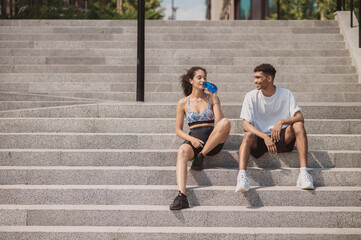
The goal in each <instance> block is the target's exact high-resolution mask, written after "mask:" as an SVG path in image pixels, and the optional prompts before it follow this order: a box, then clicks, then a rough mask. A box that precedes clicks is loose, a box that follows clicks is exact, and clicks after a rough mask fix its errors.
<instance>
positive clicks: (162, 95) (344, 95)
mask: <svg viewBox="0 0 361 240" xmlns="http://www.w3.org/2000/svg"><path fill="white" fill-rule="evenodd" d="M246 93H247V92H220V93H219V94H218V96H219V97H220V99H221V101H223V102H241V101H243V99H244V97H245V96H246ZM110 94H111V93H110ZM58 95H59V96H69V97H79V98H86V96H84V95H82V94H79V95H78V94H65V95H63V94H62V93H59V94H58ZM114 95H115V96H112V97H108V96H104V97H103V96H102V94H96V93H93V95H92V97H94V98H96V99H105V100H119V101H132V100H133V99H135V98H136V96H135V93H133V92H130V93H129V92H128V93H120V94H118V96H116V93H114ZM119 95H120V96H119ZM293 95H294V96H295V98H296V100H297V101H298V102H361V93H360V92H358V93H355V92H339V93H325V92H294V93H293ZM182 97H184V96H182V93H178V94H176V93H166V92H151V93H146V94H145V100H146V101H150V102H164V100H165V99H166V101H169V102H176V101H178V100H179V99H181V98H182Z"/></svg>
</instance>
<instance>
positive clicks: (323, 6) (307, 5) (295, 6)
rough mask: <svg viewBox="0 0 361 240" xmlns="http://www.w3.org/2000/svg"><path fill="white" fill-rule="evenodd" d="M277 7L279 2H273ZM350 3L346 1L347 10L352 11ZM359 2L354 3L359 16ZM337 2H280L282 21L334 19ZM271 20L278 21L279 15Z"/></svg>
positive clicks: (281, 0)
mask: <svg viewBox="0 0 361 240" xmlns="http://www.w3.org/2000/svg"><path fill="white" fill-rule="evenodd" d="M271 1H272V3H273V5H274V6H277V0H271ZM350 1H351V0H346V10H350ZM357 7H358V1H354V11H355V13H356V15H357V16H358V8H357ZM336 9H337V0H316V1H313V0H280V12H281V14H280V15H281V19H289V20H292V19H295V20H302V19H334V17H335V14H334V13H335V12H336ZM269 19H277V13H273V14H271V16H270V17H269Z"/></svg>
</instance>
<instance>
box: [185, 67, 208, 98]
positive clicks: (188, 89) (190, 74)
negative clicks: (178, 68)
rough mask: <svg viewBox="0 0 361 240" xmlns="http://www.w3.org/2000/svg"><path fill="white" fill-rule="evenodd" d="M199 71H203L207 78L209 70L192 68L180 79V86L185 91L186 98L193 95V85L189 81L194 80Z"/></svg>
mask: <svg viewBox="0 0 361 240" xmlns="http://www.w3.org/2000/svg"><path fill="white" fill-rule="evenodd" d="M197 70H202V71H203V72H204V74H205V75H206V76H207V70H206V69H205V68H203V67H198V66H195V67H191V68H190V69H188V70H186V71H187V73H186V74H183V75H182V76H181V77H180V78H179V82H180V85H181V87H182V89H183V93H184V96H189V95H190V94H191V93H192V84H191V83H190V82H189V79H193V77H194V75H195V73H196V71H197Z"/></svg>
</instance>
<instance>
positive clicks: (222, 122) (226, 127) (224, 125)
mask: <svg viewBox="0 0 361 240" xmlns="http://www.w3.org/2000/svg"><path fill="white" fill-rule="evenodd" d="M217 125H218V126H220V127H221V128H222V129H224V130H226V131H229V130H231V121H230V120H229V119H228V118H222V119H221V120H220V121H219V123H217Z"/></svg>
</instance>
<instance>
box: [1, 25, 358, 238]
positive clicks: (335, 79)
mask: <svg viewBox="0 0 361 240" xmlns="http://www.w3.org/2000/svg"><path fill="white" fill-rule="evenodd" d="M146 26H147V28H146V39H147V42H146V47H147V50H146V62H147V66H146V102H145V103H137V102H134V100H135V86H136V84H135V82H136V74H135V73H136V67H135V64H136V22H134V21H72V20H71V21H54V20H41V21H38V20H27V21H24V20H23V21H6V20H1V21H0V91H1V92H0V110H1V111H0V165H1V166H0V184H1V185H0V239H6V240H7V239H16V240H18V239H291V238H292V239H327V240H328V239H337V240H340V239H347V240H349V239H360V238H361V147H360V146H361V84H358V82H357V77H358V76H357V72H356V70H355V68H354V67H353V66H352V65H351V58H350V56H349V52H348V50H346V48H345V43H344V40H343V36H342V35H340V34H339V32H340V30H339V27H338V23H337V22H336V21H235V22H232V21H220V22H206V21H204V22H191V21H183V22H179V21H177V22H171V21H166V22H165V21H151V22H150V21H148V22H147V23H146ZM263 62H268V63H272V64H274V65H275V66H276V69H277V76H276V84H277V85H279V86H283V87H286V88H288V89H290V90H291V91H293V93H294V95H295V96H296V99H297V100H298V102H299V105H301V107H302V109H303V113H304V116H305V118H306V130H307V132H308V139H309V150H310V151H309V167H310V173H311V175H312V176H313V178H314V181H315V185H316V189H315V190H314V191H302V190H299V189H298V188H296V187H295V184H296V180H297V176H298V173H299V169H298V167H299V163H298V157H297V152H296V151H294V152H292V153H287V154H279V155H278V156H270V155H268V154H266V155H265V156H263V157H262V158H261V159H259V160H254V159H252V161H250V163H249V170H248V175H249V177H250V179H251V184H252V190H251V191H249V192H247V193H245V194H241V193H234V188H235V184H236V177H237V166H238V163H237V161H238V152H237V150H238V147H239V144H240V142H241V137H240V136H242V134H243V129H242V124H241V121H240V119H239V114H240V110H241V107H242V100H243V98H244V95H245V93H246V92H247V91H249V90H251V89H253V80H252V74H253V68H254V67H255V66H256V65H258V64H260V63H263ZM193 65H201V66H204V67H206V68H207V70H208V71H209V75H208V77H209V81H213V82H215V83H216V84H217V85H218V86H219V89H220V94H219V95H220V97H221V100H222V107H223V110H224V113H225V116H226V117H228V118H230V119H231V121H232V132H231V135H230V137H229V139H228V140H227V142H226V144H225V149H224V151H222V152H221V153H220V154H219V155H217V156H215V157H209V158H208V159H207V161H206V163H205V165H206V167H207V169H205V170H204V171H202V172H193V171H190V172H189V173H190V174H189V179H188V182H187V183H188V189H189V190H188V195H189V200H190V203H191V205H192V206H193V207H192V208H190V209H186V210H182V211H169V210H168V205H169V204H170V203H171V202H172V200H173V199H174V197H175V195H176V192H177V186H176V177H175V163H176V154H177V148H178V146H179V144H180V143H181V142H182V141H181V140H180V139H179V138H178V137H176V136H175V133H174V124H175V106H176V101H177V100H178V99H179V98H180V97H182V95H181V89H180V87H179V85H178V77H179V76H180V75H181V74H182V73H183V72H184V70H185V69H186V68H188V67H190V66H193ZM185 129H187V127H186V126H185Z"/></svg>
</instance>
